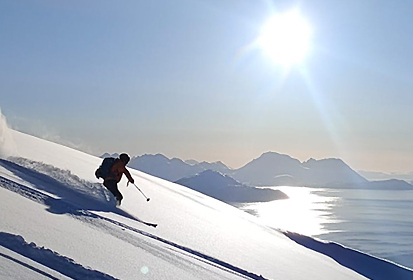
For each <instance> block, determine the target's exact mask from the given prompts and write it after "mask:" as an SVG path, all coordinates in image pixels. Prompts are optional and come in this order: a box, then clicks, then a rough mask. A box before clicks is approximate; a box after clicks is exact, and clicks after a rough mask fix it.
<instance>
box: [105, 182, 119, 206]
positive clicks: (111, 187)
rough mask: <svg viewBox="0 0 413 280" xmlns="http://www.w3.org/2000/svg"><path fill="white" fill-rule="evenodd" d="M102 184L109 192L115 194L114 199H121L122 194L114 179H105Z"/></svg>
mask: <svg viewBox="0 0 413 280" xmlns="http://www.w3.org/2000/svg"><path fill="white" fill-rule="evenodd" d="M103 185H104V186H105V187H106V188H107V189H108V190H110V192H111V193H112V194H113V195H114V196H115V198H116V200H119V201H120V200H122V199H123V196H122V194H121V193H120V192H119V190H118V183H117V182H116V181H115V180H107V181H106V180H105V181H104V182H103Z"/></svg>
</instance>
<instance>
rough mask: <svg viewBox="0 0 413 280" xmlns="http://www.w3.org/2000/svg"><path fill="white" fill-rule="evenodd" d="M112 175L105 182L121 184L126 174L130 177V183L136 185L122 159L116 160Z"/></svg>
mask: <svg viewBox="0 0 413 280" xmlns="http://www.w3.org/2000/svg"><path fill="white" fill-rule="evenodd" d="M110 173H111V175H109V176H108V177H106V178H105V181H108V180H115V181H116V182H117V183H119V181H120V179H121V178H122V175H123V174H125V175H126V177H128V180H129V182H131V183H134V180H133V178H132V176H131V175H130V173H129V171H128V170H127V169H126V167H125V164H124V163H123V161H121V160H120V159H118V158H117V159H116V160H115V162H114V163H113V165H112V167H111V169H110Z"/></svg>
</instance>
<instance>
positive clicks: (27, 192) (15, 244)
mask: <svg viewBox="0 0 413 280" xmlns="http://www.w3.org/2000/svg"><path fill="white" fill-rule="evenodd" d="M0 186H1V187H3V188H5V189H8V190H10V191H13V192H16V193H18V194H20V195H22V196H24V197H26V198H29V199H31V200H33V201H35V202H38V203H42V204H44V205H47V206H49V207H50V208H49V211H50V212H52V213H60V214H62V213H65V214H70V215H72V216H74V217H75V218H79V219H81V220H82V221H84V222H87V221H89V222H90V223H91V224H93V225H95V226H96V225H97V223H102V222H109V223H111V224H113V225H116V226H119V227H120V228H121V229H128V230H130V231H133V232H135V233H138V234H141V235H144V236H146V237H149V238H151V239H154V240H157V241H160V242H162V243H165V244H167V245H170V246H172V247H175V248H176V249H180V250H182V251H185V252H187V253H189V254H191V255H193V256H194V257H199V258H201V259H202V260H203V261H205V262H210V263H214V264H215V265H219V266H222V267H223V268H225V269H227V270H228V271H232V273H237V274H240V275H244V276H247V277H249V278H250V279H257V280H260V279H262V280H265V278H264V277H262V276H261V275H260V276H258V275H256V274H254V273H251V272H248V271H246V270H243V269H242V268H239V267H236V266H233V265H231V264H229V263H227V262H224V261H221V260H218V259H216V258H214V257H211V256H208V255H206V254H203V253H201V252H198V251H195V250H193V249H190V248H187V247H185V246H182V245H179V244H176V243H174V242H171V241H168V240H166V239H163V238H161V237H158V236H156V235H154V234H150V233H148V232H145V231H143V230H139V229H137V228H134V227H131V226H128V225H127V224H124V223H121V222H118V221H115V220H113V219H110V218H106V217H103V216H101V215H98V214H94V213H92V212H90V211H87V210H81V209H78V207H76V206H74V205H71V204H69V203H67V202H65V201H62V200H60V199H55V198H53V197H51V196H49V195H46V194H43V193H41V192H39V191H37V190H34V189H31V188H29V187H26V186H23V185H20V184H17V183H14V182H13V181H10V180H8V179H5V178H3V177H1V176H0ZM126 216H127V217H128V218H131V219H134V220H137V221H139V222H141V223H143V224H145V225H148V223H146V222H144V221H141V220H139V219H137V218H135V217H132V216H130V215H129V214H126ZM96 220H98V221H96ZM102 228H104V227H102ZM3 236H4V237H5V239H4V242H0V245H1V246H3V247H6V248H9V249H11V250H13V251H16V252H19V253H21V254H23V255H26V256H27V255H29V256H30V257H31V258H32V259H33V258H34V259H36V260H38V261H39V262H40V263H42V264H44V265H47V266H51V267H52V268H54V266H55V261H56V258H57V259H58V260H59V261H58V263H60V264H57V265H58V267H59V269H56V270H58V271H59V272H61V273H62V274H65V275H67V276H69V277H74V276H75V278H79V277H80V279H85V278H87V279H114V278H112V277H109V278H107V277H106V275H105V277H102V275H101V274H99V275H98V277H96V278H95V277H94V275H93V274H91V273H89V270H86V271H87V273H88V274H85V273H84V271H83V270H84V268H83V267H82V266H81V265H78V264H74V262H73V260H70V259H67V258H63V260H62V257H61V256H59V254H57V253H56V252H52V253H50V252H51V251H50V250H45V249H43V248H40V249H39V248H37V247H36V246H35V245H34V244H33V243H31V244H29V245H27V243H26V242H25V241H24V239H23V237H21V236H13V235H11V234H8V233H2V232H0V238H3ZM0 240H1V239H0ZM10 240H11V241H10ZM6 241H7V242H6ZM9 241H10V242H9ZM5 244H7V246H6V245H5ZM27 247H29V249H27ZM35 251H40V253H37V252H35ZM22 252H23V253H22ZM36 254H40V255H42V256H38V257H36V256H35V255H36ZM50 254H53V257H51V256H50ZM33 255H34V256H33ZM62 262H65V263H66V265H64V264H61V263H62ZM73 266H76V267H81V268H79V269H80V271H81V273H79V274H76V272H77V271H79V269H75V270H74V272H73V271H72V270H73ZM63 267H66V268H63ZM54 269H55V268H54ZM66 269H67V270H66ZM68 271H72V272H70V273H69V272H68ZM93 273H95V272H94V271H93Z"/></svg>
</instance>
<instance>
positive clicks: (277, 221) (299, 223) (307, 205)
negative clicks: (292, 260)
mask: <svg viewBox="0 0 413 280" xmlns="http://www.w3.org/2000/svg"><path fill="white" fill-rule="evenodd" d="M272 188H273V189H278V190H281V191H282V192H284V193H285V194H286V195H288V197H289V199H283V200H275V201H271V202H263V203H245V204H242V205H239V206H238V207H239V208H240V209H242V210H244V211H246V212H248V213H250V214H253V215H255V216H257V217H258V218H259V219H260V220H261V221H262V222H263V223H265V224H266V225H268V226H271V227H274V228H278V229H282V230H288V231H293V232H297V233H301V234H305V235H319V234H323V233H327V232H330V231H328V230H327V229H326V228H325V227H324V226H323V225H325V224H327V223H335V222H338V220H335V219H334V217H333V216H332V214H331V208H332V207H333V206H334V204H335V203H336V201H337V200H339V198H332V197H323V196H320V195H317V194H316V193H315V192H316V191H320V190H321V189H314V188H307V187H288V186H283V187H272Z"/></svg>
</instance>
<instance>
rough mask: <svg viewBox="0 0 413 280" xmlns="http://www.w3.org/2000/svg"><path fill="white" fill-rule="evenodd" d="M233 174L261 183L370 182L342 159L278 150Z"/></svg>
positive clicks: (265, 154) (321, 184)
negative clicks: (292, 154)
mask: <svg viewBox="0 0 413 280" xmlns="http://www.w3.org/2000/svg"><path fill="white" fill-rule="evenodd" d="M233 177H234V178H235V179H237V180H239V181H241V182H244V183H248V184H251V185H257V186H277V185H306V186H312V185H318V186H324V185H328V184H333V183H343V184H348V183H365V182H367V180H366V179H364V178H363V177H362V176H360V175H359V174H358V173H357V172H355V171H354V170H352V169H351V168H350V167H349V166H348V165H347V164H345V163H344V162H343V161H342V160H341V159H322V160H315V159H310V160H308V161H306V162H304V163H301V162H300V161H299V160H297V159H294V158H291V157H290V156H288V155H282V154H279V153H274V152H268V153H264V154H263V155H261V156H260V157H259V158H257V159H254V160H253V161H251V162H250V163H248V164H247V165H245V166H244V167H242V168H240V169H238V170H235V172H234V174H233Z"/></svg>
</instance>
